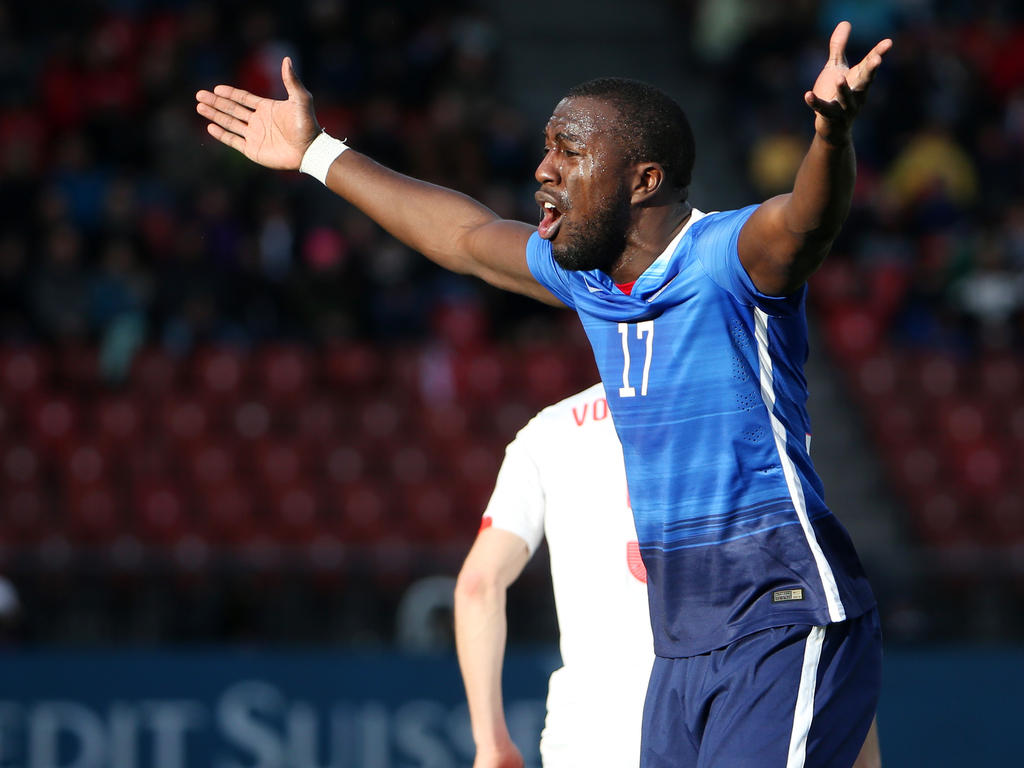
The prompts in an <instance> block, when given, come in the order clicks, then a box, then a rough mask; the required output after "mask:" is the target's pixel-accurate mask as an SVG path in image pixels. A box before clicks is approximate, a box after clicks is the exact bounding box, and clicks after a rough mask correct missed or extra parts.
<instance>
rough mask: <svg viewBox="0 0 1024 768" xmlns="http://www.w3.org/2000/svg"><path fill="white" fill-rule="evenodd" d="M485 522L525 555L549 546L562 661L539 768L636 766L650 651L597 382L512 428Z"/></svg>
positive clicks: (632, 538) (629, 523)
mask: <svg viewBox="0 0 1024 768" xmlns="http://www.w3.org/2000/svg"><path fill="white" fill-rule="evenodd" d="M484 517H485V520H484V525H488V524H490V525H492V526H494V527H495V528H500V529H502V530H505V531H509V532H511V533H514V534H516V535H518V536H520V537H521V538H522V539H523V540H524V541H526V543H527V545H528V546H529V549H530V554H531V555H532V554H533V552H534V551H536V549H537V547H538V546H539V545H540V541H541V538H542V537H546V538H547V542H548V550H549V553H550V557H551V581H552V585H553V587H554V595H555V609H556V611H557V614H558V627H559V631H560V635H561V637H560V641H559V647H560V650H561V654H562V667H561V668H559V669H557V670H555V672H553V673H552V675H551V680H550V683H549V687H548V701H547V718H546V720H545V726H544V732H543V734H542V736H541V743H540V748H541V757H542V759H543V763H544V766H545V768H556V766H583V765H586V766H609V768H611V766H615V768H621V767H622V766H630V765H633V766H635V765H638V764H639V762H640V727H641V721H642V716H643V704H644V697H645V695H646V692H647V681H648V678H649V677H650V671H651V665H652V663H653V660H654V649H653V647H654V646H653V639H652V635H651V623H650V614H649V610H648V604H647V587H646V573H645V571H644V569H643V564H642V562H641V560H640V554H639V548H638V545H637V537H636V527H635V526H634V524H633V515H632V511H631V510H630V507H629V495H628V493H627V490H626V472H625V467H624V465H623V460H622V448H621V446H620V445H619V441H618V437H617V436H616V434H615V428H614V426H613V425H612V420H611V416H610V415H609V412H608V404H607V402H606V401H605V393H604V389H603V387H602V386H601V385H600V384H597V385H595V386H593V387H591V388H589V389H587V390H584V391H583V392H581V393H579V394H577V395H573V396H572V397H569V398H567V399H565V400H563V401H561V402H560V403H557V404H555V405H552V406H550V407H548V408H545V409H544V410H543V411H541V412H540V413H539V414H537V416H535V417H534V418H533V419H532V420H531V421H530V423H529V424H527V425H526V426H525V427H524V428H523V429H522V430H520V432H519V434H518V435H517V436H516V438H515V440H514V441H513V442H512V443H510V444H509V446H508V448H507V450H506V454H505V461H504V463H503V464H502V467H501V471H500V472H499V473H498V480H497V484H496V485H495V489H494V494H493V496H492V497H491V500H490V503H489V504H488V506H487V510H486V512H485V514H484Z"/></svg>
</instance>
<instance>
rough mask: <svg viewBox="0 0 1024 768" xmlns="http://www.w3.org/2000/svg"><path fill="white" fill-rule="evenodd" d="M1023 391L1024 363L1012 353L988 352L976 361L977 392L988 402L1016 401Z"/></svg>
mask: <svg viewBox="0 0 1024 768" xmlns="http://www.w3.org/2000/svg"><path fill="white" fill-rule="evenodd" d="M1022 392H1024V363H1022V362H1021V360H1020V359H1019V358H1018V357H1017V356H1016V355H1012V354H1001V353H989V354H986V355H984V356H983V357H982V359H981V361H980V362H979V363H978V394H979V395H980V396H981V397H983V398H985V399H986V400H988V401H989V402H997V403H1001V404H1009V403H1015V402H1018V401H1019V400H1020V398H1021V394H1022Z"/></svg>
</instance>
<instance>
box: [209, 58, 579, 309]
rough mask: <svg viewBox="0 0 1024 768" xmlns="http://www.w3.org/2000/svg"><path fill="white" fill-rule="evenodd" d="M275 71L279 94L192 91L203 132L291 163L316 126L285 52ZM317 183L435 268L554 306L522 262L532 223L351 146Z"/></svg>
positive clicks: (275, 163) (281, 165) (289, 166)
mask: <svg viewBox="0 0 1024 768" xmlns="http://www.w3.org/2000/svg"><path fill="white" fill-rule="evenodd" d="M281 78H282V80H283V81H284V85H285V89H286V91H287V93H288V98H287V99H284V100H276V99H267V98H263V97H261V96H256V95H255V94H252V93H249V92H248V91H245V90H242V89H240V88H232V87H231V86H227V85H218V86H217V87H216V88H214V89H213V91H212V92H211V91H199V92H198V93H197V94H196V101H197V102H198V104H197V105H196V111H197V112H199V114H200V115H202V116H203V117H205V118H206V119H207V120H209V121H210V123H209V125H208V126H207V130H208V132H209V133H210V135H211V136H213V137H214V138H215V139H217V140H218V141H220V142H222V143H224V144H227V145H228V146H229V147H232V148H234V149H237V150H238V151H239V152H241V153H242V154H244V155H245V156H246V157H248V158H249V159H250V160H252V161H254V162H256V163H259V164H260V165H264V166H266V167H268V168H276V169H283V170H299V167H300V164H301V163H302V159H303V155H304V154H305V152H306V150H307V149H308V148H309V146H310V145H311V144H312V143H313V140H314V139H315V138H317V136H318V135H319V134H320V126H319V124H318V123H317V120H316V115H315V113H314V111H313V99H312V97H311V96H310V93H309V91H308V90H306V88H305V86H304V85H303V84H302V83H301V81H300V80H299V78H298V76H297V75H296V74H295V71H294V69H293V67H292V62H291V59H290V58H285V59H284V60H283V61H282V62H281ZM325 183H326V184H327V186H328V187H329V188H330V189H331V191H333V192H335V193H336V194H338V195H340V196H341V197H343V198H345V199H346V200H348V201H349V202H350V203H352V204H353V205H355V206H356V207H357V208H359V209H360V210H361V211H363V212H364V213H365V214H367V215H368V216H369V217H370V218H372V219H373V220H374V221H376V222H377V223H378V224H380V226H381V227H383V228H384V229H385V230H387V231H388V232H390V233H391V234H392V235H393V236H394V237H396V238H398V239H399V240H401V241H402V242H403V243H405V244H406V245H408V246H409V247H410V248H413V249H415V250H417V251H419V252H420V253H422V254H423V255H424V256H426V257H427V258H429V259H431V260H432V261H434V262H436V263H437V264H439V265H441V266H442V267H445V268H446V269H450V270H452V271H453V272H459V273H462V274H470V275H474V276H476V277H479V278H481V279H482V280H485V281H487V282H488V283H490V284H491V285H494V286H496V287H498V288H502V289H505V290H509V291H514V292H516V293H521V294H524V295H526V296H531V297H533V298H535V299H538V300H540V301H543V302H545V303H548V304H553V305H556V306H561V302H559V301H558V299H556V298H555V297H554V296H553V295H552V294H551V293H550V292H548V290H547V289H546V288H543V287H542V286H541V285H540V284H539V283H537V281H536V280H535V279H534V278H533V275H532V274H531V273H530V270H529V268H528V267H527V264H526V241H527V239H528V238H529V237H530V235H531V234H532V233H533V232H534V230H535V229H536V228H535V227H532V226H530V225H528V224H525V223H523V222H519V221H507V220H503V219H501V218H499V217H498V215H497V214H495V213H494V212H493V211H491V210H490V209H489V208H487V207H486V206H484V205H482V204H481V203H478V202H477V201H475V200H473V199H472V198H469V197H467V196H466V195H463V194H460V193H458V192H455V191H453V190H450V189H445V188H443V187H439V186H436V185H434V184H429V183H427V182H424V181H419V180H417V179H413V178H410V177H408V176H404V175H402V174H400V173H396V172H394V171H392V170H390V169H388V168H385V167H384V166H382V165H379V164H378V163H375V162H374V161H373V160H371V159H370V158H368V157H366V156H365V155H361V154H359V153H358V152H355V151H353V150H349V151H346V152H343V153H342V154H341V155H340V156H339V157H337V158H336V159H335V160H334V162H333V163H332V164H331V166H330V168H329V170H328V173H327V178H326V181H325Z"/></svg>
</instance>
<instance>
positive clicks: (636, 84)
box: [566, 77, 696, 200]
mask: <svg viewBox="0 0 1024 768" xmlns="http://www.w3.org/2000/svg"><path fill="white" fill-rule="evenodd" d="M578 97H591V98H595V99H601V100H602V101H606V102H608V103H609V104H611V105H612V106H614V107H615V108H616V110H618V113H619V122H618V131H617V132H618V134H619V138H620V139H621V140H622V142H623V146H624V147H625V151H626V159H627V160H629V161H630V162H641V161H644V160H649V161H651V162H655V163H659V164H660V165H661V166H662V167H663V168H664V169H665V173H666V174H667V175H668V179H669V180H670V181H671V182H672V183H673V184H675V185H676V186H677V187H679V188H680V189H681V190H683V199H684V200H685V199H686V190H687V187H689V186H690V178H691V176H692V174H693V161H694V156H695V154H696V149H695V147H694V142H693V129H692V128H691V127H690V121H689V120H688V119H687V117H686V113H685V112H684V111H683V108H682V107H680V106H679V104H678V103H676V101H675V99H673V98H672V97H671V96H669V95H668V94H667V93H665V92H664V91H662V90H661V89H659V88H656V87H654V86H653V85H650V84H649V83H645V82H642V81H640V80H631V79H629V78H626V77H599V78H596V79H594V80H588V81H587V82H585V83H580V84H579V85H575V86H573V87H572V88H570V89H569V92H568V93H567V94H566V98H578Z"/></svg>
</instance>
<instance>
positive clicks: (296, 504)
mask: <svg viewBox="0 0 1024 768" xmlns="http://www.w3.org/2000/svg"><path fill="white" fill-rule="evenodd" d="M321 505H322V502H321V500H320V498H319V496H318V494H317V493H316V491H315V490H314V489H313V488H312V487H310V485H309V484H308V483H307V484H304V485H294V486H292V487H289V488H280V489H277V491H276V492H275V493H274V494H273V496H272V498H271V500H270V506H269V512H270V522H271V525H272V526H273V531H274V533H275V535H276V537H277V538H278V539H279V540H280V541H283V542H286V543H290V544H296V543H302V542H309V541H311V540H312V539H313V538H314V537H315V536H316V535H317V534H319V533H321V532H323V531H324V520H323V510H322V509H321Z"/></svg>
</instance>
